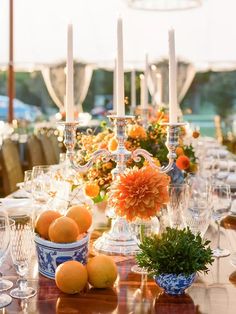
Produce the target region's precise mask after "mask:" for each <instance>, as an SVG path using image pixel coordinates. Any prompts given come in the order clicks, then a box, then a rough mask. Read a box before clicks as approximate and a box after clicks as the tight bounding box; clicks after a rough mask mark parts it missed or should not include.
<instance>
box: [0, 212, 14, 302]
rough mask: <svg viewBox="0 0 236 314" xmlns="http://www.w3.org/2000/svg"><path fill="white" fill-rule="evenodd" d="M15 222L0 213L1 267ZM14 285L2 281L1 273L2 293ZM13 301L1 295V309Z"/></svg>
mask: <svg viewBox="0 0 236 314" xmlns="http://www.w3.org/2000/svg"><path fill="white" fill-rule="evenodd" d="M14 223H15V222H14V220H12V219H9V218H8V216H7V213H6V212H4V211H1V213H0V265H2V263H3V261H4V259H5V257H6V255H7V253H8V250H9V247H10V239H11V230H10V228H11V226H12V225H14ZM12 286H13V283H12V282H11V281H10V280H6V279H2V273H1V272H0V292H2V291H5V290H8V289H10V288H11V287H12ZM11 301H12V298H11V297H10V296H9V295H7V294H0V308H2V307H5V306H7V305H8V304H10V303H11Z"/></svg>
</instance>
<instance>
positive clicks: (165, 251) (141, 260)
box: [136, 227, 214, 275]
mask: <svg viewBox="0 0 236 314" xmlns="http://www.w3.org/2000/svg"><path fill="white" fill-rule="evenodd" d="M209 243H210V241H208V240H203V239H202V238H201V236H200V233H198V234H197V235H194V234H193V233H192V232H191V230H190V229H189V228H186V229H182V230H179V229H174V228H169V227H168V228H167V229H166V231H165V232H163V233H162V234H161V235H152V236H149V237H144V239H143V242H142V243H141V244H140V246H139V247H140V252H139V253H138V254H137V255H136V260H137V263H138V265H139V266H140V267H144V268H145V269H147V270H148V272H150V273H152V274H153V275H160V274H176V275H178V274H184V275H190V274H193V273H196V272H198V271H199V272H200V271H203V272H204V273H207V272H208V271H209V269H208V268H207V265H208V264H212V262H213V260H214V259H213V258H212V256H213V253H212V250H211V249H210V247H209Z"/></svg>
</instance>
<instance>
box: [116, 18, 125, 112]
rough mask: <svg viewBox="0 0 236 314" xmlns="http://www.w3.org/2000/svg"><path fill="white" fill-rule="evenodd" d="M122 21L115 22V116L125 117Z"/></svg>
mask: <svg viewBox="0 0 236 314" xmlns="http://www.w3.org/2000/svg"><path fill="white" fill-rule="evenodd" d="M122 24H123V23H122V19H121V18H120V17H119V18H118V21H117V115H118V116H124V115H125V104H124V98H125V94H124V65H123V26H122Z"/></svg>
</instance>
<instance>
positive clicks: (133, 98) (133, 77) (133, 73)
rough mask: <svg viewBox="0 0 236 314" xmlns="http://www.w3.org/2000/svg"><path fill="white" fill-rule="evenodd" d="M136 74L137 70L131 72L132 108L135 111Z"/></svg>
mask: <svg viewBox="0 0 236 314" xmlns="http://www.w3.org/2000/svg"><path fill="white" fill-rule="evenodd" d="M135 77H136V73H135V70H134V69H132V71H131V107H132V108H133V109H134V108H135V107H136V81H135Z"/></svg>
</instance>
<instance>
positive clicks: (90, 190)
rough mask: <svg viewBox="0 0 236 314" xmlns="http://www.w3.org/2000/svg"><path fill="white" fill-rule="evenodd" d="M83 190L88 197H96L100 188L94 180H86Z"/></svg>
mask: <svg viewBox="0 0 236 314" xmlns="http://www.w3.org/2000/svg"><path fill="white" fill-rule="evenodd" d="M84 191H85V194H86V195H87V196H89V197H97V196H98V194H99V192H100V188H99V185H98V184H97V183H96V182H87V183H86V184H85V186H84Z"/></svg>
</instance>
